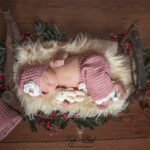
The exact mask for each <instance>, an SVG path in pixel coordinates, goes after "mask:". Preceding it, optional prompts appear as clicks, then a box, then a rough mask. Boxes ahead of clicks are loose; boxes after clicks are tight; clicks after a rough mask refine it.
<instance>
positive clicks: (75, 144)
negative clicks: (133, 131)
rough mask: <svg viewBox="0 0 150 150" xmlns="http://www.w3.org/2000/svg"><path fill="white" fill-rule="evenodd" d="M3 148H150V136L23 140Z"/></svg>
mask: <svg viewBox="0 0 150 150" xmlns="http://www.w3.org/2000/svg"><path fill="white" fill-rule="evenodd" d="M0 149H1V150H20V149H21V150H48V149H52V150H60V149H62V150H70V149H73V150H78V149H81V150H100V149H103V150H110V149H112V150H129V149H131V150H149V149H150V138H140V139H118V140H113V139H109V140H92V139H91V141H86V140H83V141H77V140H75V139H72V140H71V141H60V142H38V143H37V142H36V143H34V142H29V143H27V142H23V143H2V144H0Z"/></svg>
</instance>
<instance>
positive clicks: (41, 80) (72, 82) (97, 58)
mask: <svg viewBox="0 0 150 150" xmlns="http://www.w3.org/2000/svg"><path fill="white" fill-rule="evenodd" d="M110 71H111V70H110V66H109V63H108V62H107V60H106V59H105V58H104V57H103V56H101V55H100V54H98V53H96V52H88V53H86V54H80V55H74V56H69V54H68V53H66V52H65V51H63V50H60V51H59V52H58V53H57V54H56V55H55V56H54V57H53V58H51V59H50V61H49V64H48V65H42V64H38V65H27V66H23V67H22V68H21V69H20V71H19V72H18V75H17V83H18V86H19V88H20V89H22V90H23V91H24V92H25V93H27V94H29V95H31V96H44V95H47V94H53V93H55V92H56V91H57V90H58V89H59V88H74V89H78V90H79V91H80V90H81V91H82V90H83V91H85V92H88V94H89V96H90V97H91V98H92V99H93V100H94V102H95V103H96V104H97V107H98V108H99V109H105V108H107V106H108V105H109V103H110V102H111V101H116V100H118V97H119V95H120V94H122V95H123V96H125V95H126V90H125V88H124V87H123V84H122V82H113V81H111V78H110V73H111V72H110ZM71 104H72V103H70V102H69V103H68V102H66V101H62V105H63V106H67V105H71Z"/></svg>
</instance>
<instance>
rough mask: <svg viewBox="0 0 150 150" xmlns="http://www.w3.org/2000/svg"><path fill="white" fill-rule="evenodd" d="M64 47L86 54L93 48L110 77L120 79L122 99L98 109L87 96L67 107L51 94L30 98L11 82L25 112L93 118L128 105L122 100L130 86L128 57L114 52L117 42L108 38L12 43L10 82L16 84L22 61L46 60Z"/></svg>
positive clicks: (116, 50) (72, 52)
mask: <svg viewBox="0 0 150 150" xmlns="http://www.w3.org/2000/svg"><path fill="white" fill-rule="evenodd" d="M62 49H63V50H65V51H67V52H68V53H70V54H73V55H74V54H79V53H86V52H87V51H97V52H98V53H100V54H101V55H103V56H104V57H105V58H106V59H107V60H108V62H109V63H110V67H111V78H112V80H114V81H116V80H121V81H123V83H124V86H125V88H126V91H127V96H126V97H125V98H122V97H120V99H119V100H118V101H116V102H114V101H112V102H111V104H110V105H109V106H108V107H107V109H104V110H100V109H98V108H97V107H96V104H95V103H94V102H93V100H92V99H91V98H90V97H88V96H87V97H85V100H84V101H83V102H80V103H74V104H72V105H70V106H68V107H63V106H61V105H59V104H58V103H57V101H56V99H55V95H47V96H44V97H31V96H29V95H27V94H25V93H24V92H23V91H21V90H20V89H18V86H17V85H15V89H14V90H15V91H16V94H17V96H18V98H19V101H20V103H21V106H22V107H23V108H24V110H25V113H26V114H27V115H30V114H36V113H37V112H38V111H39V110H40V111H42V112H44V113H45V114H46V115H48V114H50V113H51V112H52V111H54V110H60V111H61V112H62V113H65V112H69V114H70V116H72V115H74V114H76V115H79V116H80V117H82V118H85V117H94V116H100V115H104V116H105V115H108V114H112V115H115V116H116V115H117V114H118V113H119V112H120V111H122V110H123V109H125V108H126V107H127V105H128V103H127V101H126V99H127V98H128V97H129V95H130V94H131V93H133V92H134V88H133V85H132V80H131V69H130V62H129V57H128V56H126V55H123V54H118V43H117V42H113V41H108V40H99V39H90V38H88V37H86V36H83V35H80V36H77V37H76V39H75V40H74V41H70V42H67V43H61V42H58V41H50V42H43V43H41V42H36V43H32V42H29V43H28V44H24V45H17V46H16V62H15V63H14V82H15V83H16V74H17V71H18V69H19V68H20V67H21V66H22V65H24V64H35V63H42V64H45V63H48V61H49V59H50V58H51V57H52V56H53V55H54V54H56V53H57V51H59V50H62Z"/></svg>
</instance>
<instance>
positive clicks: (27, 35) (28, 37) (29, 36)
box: [20, 32, 38, 42]
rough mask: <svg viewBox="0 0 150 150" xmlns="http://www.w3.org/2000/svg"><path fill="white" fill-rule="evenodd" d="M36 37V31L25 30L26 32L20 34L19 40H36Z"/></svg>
mask: <svg viewBox="0 0 150 150" xmlns="http://www.w3.org/2000/svg"><path fill="white" fill-rule="evenodd" d="M37 39H38V36H37V34H36V33H31V32H27V33H23V34H22V35H21V36H20V41H21V42H24V41H29V40H31V41H36V40H37Z"/></svg>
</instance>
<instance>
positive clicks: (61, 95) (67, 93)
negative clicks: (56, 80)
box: [56, 88, 86, 103]
mask: <svg viewBox="0 0 150 150" xmlns="http://www.w3.org/2000/svg"><path fill="white" fill-rule="evenodd" d="M85 95H86V93H85V92H84V91H81V90H74V89H73V88H66V89H61V90H60V91H59V92H58V93H57V95H56V99H57V100H58V102H60V103H62V102H63V101H65V100H67V101H69V102H70V103H73V102H82V101H84V99H85Z"/></svg>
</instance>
